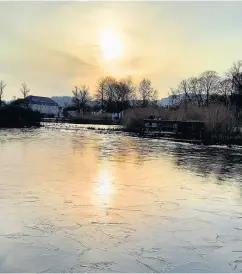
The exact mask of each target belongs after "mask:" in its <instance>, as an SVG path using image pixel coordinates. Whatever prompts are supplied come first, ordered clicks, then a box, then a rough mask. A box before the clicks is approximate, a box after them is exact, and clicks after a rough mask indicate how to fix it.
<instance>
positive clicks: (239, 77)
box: [227, 60, 242, 95]
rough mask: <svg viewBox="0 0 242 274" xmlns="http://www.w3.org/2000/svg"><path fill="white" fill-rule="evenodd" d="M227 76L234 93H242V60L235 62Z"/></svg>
mask: <svg viewBox="0 0 242 274" xmlns="http://www.w3.org/2000/svg"><path fill="white" fill-rule="evenodd" d="M227 76H228V79H230V81H231V83H232V88H233V91H234V93H238V94H241V95H242V60H240V61H237V62H234V63H233V65H232V67H231V68H230V69H229V71H228V72H227Z"/></svg>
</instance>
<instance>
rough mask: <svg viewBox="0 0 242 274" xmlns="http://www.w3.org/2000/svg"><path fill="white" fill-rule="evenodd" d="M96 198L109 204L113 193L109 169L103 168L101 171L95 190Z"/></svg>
mask: <svg viewBox="0 0 242 274" xmlns="http://www.w3.org/2000/svg"><path fill="white" fill-rule="evenodd" d="M95 192H96V193H95V195H96V198H97V199H98V200H101V201H102V202H103V203H105V204H109V203H110V200H111V198H112V197H111V196H112V194H113V185H112V181H111V178H110V174H109V172H108V169H106V168H102V169H101V170H100V173H99V178H98V183H97V187H96V191H95Z"/></svg>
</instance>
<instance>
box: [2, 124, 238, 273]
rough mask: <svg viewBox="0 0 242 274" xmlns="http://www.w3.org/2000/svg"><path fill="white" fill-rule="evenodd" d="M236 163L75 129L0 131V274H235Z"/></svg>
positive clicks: (233, 155)
mask: <svg viewBox="0 0 242 274" xmlns="http://www.w3.org/2000/svg"><path fill="white" fill-rule="evenodd" d="M55 127H58V125H55ZM98 127H99V126H98ZM241 161H242V150H241V149H240V148H232V149H231V148H223V147H204V146H195V145H190V144H182V143H172V142H168V141H162V140H152V139H141V138H134V137H130V136H124V135H120V134H116V133H113V134H102V133H96V132H95V131H91V130H90V131H88V130H84V129H81V128H80V127H79V126H74V125H65V126H60V125H59V128H58V129H56V128H52V127H48V128H41V129H37V130H1V131H0V216H1V225H0V246H1V248H0V272H146V273H147V272H241V271H242V207H241V206H242V168H241Z"/></svg>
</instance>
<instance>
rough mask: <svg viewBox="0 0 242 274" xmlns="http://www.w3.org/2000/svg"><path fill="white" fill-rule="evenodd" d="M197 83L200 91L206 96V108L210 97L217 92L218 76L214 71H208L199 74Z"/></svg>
mask: <svg viewBox="0 0 242 274" xmlns="http://www.w3.org/2000/svg"><path fill="white" fill-rule="evenodd" d="M199 82H200V89H201V91H202V93H203V94H205V96H206V105H207V106H208V105H209V98H210V95H211V94H213V93H216V91H217V87H218V83H219V76H218V74H217V72H216V71H210V70H208V71H205V72H203V73H202V74H201V76H200V79H199Z"/></svg>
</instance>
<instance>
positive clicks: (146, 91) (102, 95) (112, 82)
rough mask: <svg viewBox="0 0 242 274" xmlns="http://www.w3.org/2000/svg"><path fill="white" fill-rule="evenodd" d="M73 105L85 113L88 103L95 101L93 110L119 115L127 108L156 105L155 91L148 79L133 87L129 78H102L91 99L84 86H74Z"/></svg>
mask: <svg viewBox="0 0 242 274" xmlns="http://www.w3.org/2000/svg"><path fill="white" fill-rule="evenodd" d="M72 93H73V105H74V106H75V107H76V109H77V110H78V111H79V112H81V111H82V112H83V113H84V112H86V111H88V109H89V107H90V101H91V100H93V99H94V100H96V102H98V104H97V105H96V106H94V108H96V109H95V110H96V111H97V110H101V111H103V112H116V113H119V112H121V111H123V110H125V109H127V108H129V107H133V106H141V107H147V106H148V105H152V104H154V103H156V100H157V91H156V90H155V89H154V88H153V87H152V83H151V81H150V80H149V79H146V78H144V79H142V80H141V81H140V83H139V84H138V86H135V84H134V83H133V81H132V79H131V77H127V78H122V79H119V80H118V79H115V78H114V77H111V76H107V77H103V78H101V79H100V80H98V82H97V87H96V91H95V94H94V96H93V97H91V96H90V93H89V88H88V87H87V86H86V85H82V86H81V87H78V86H75V87H74V89H73V91H72Z"/></svg>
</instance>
